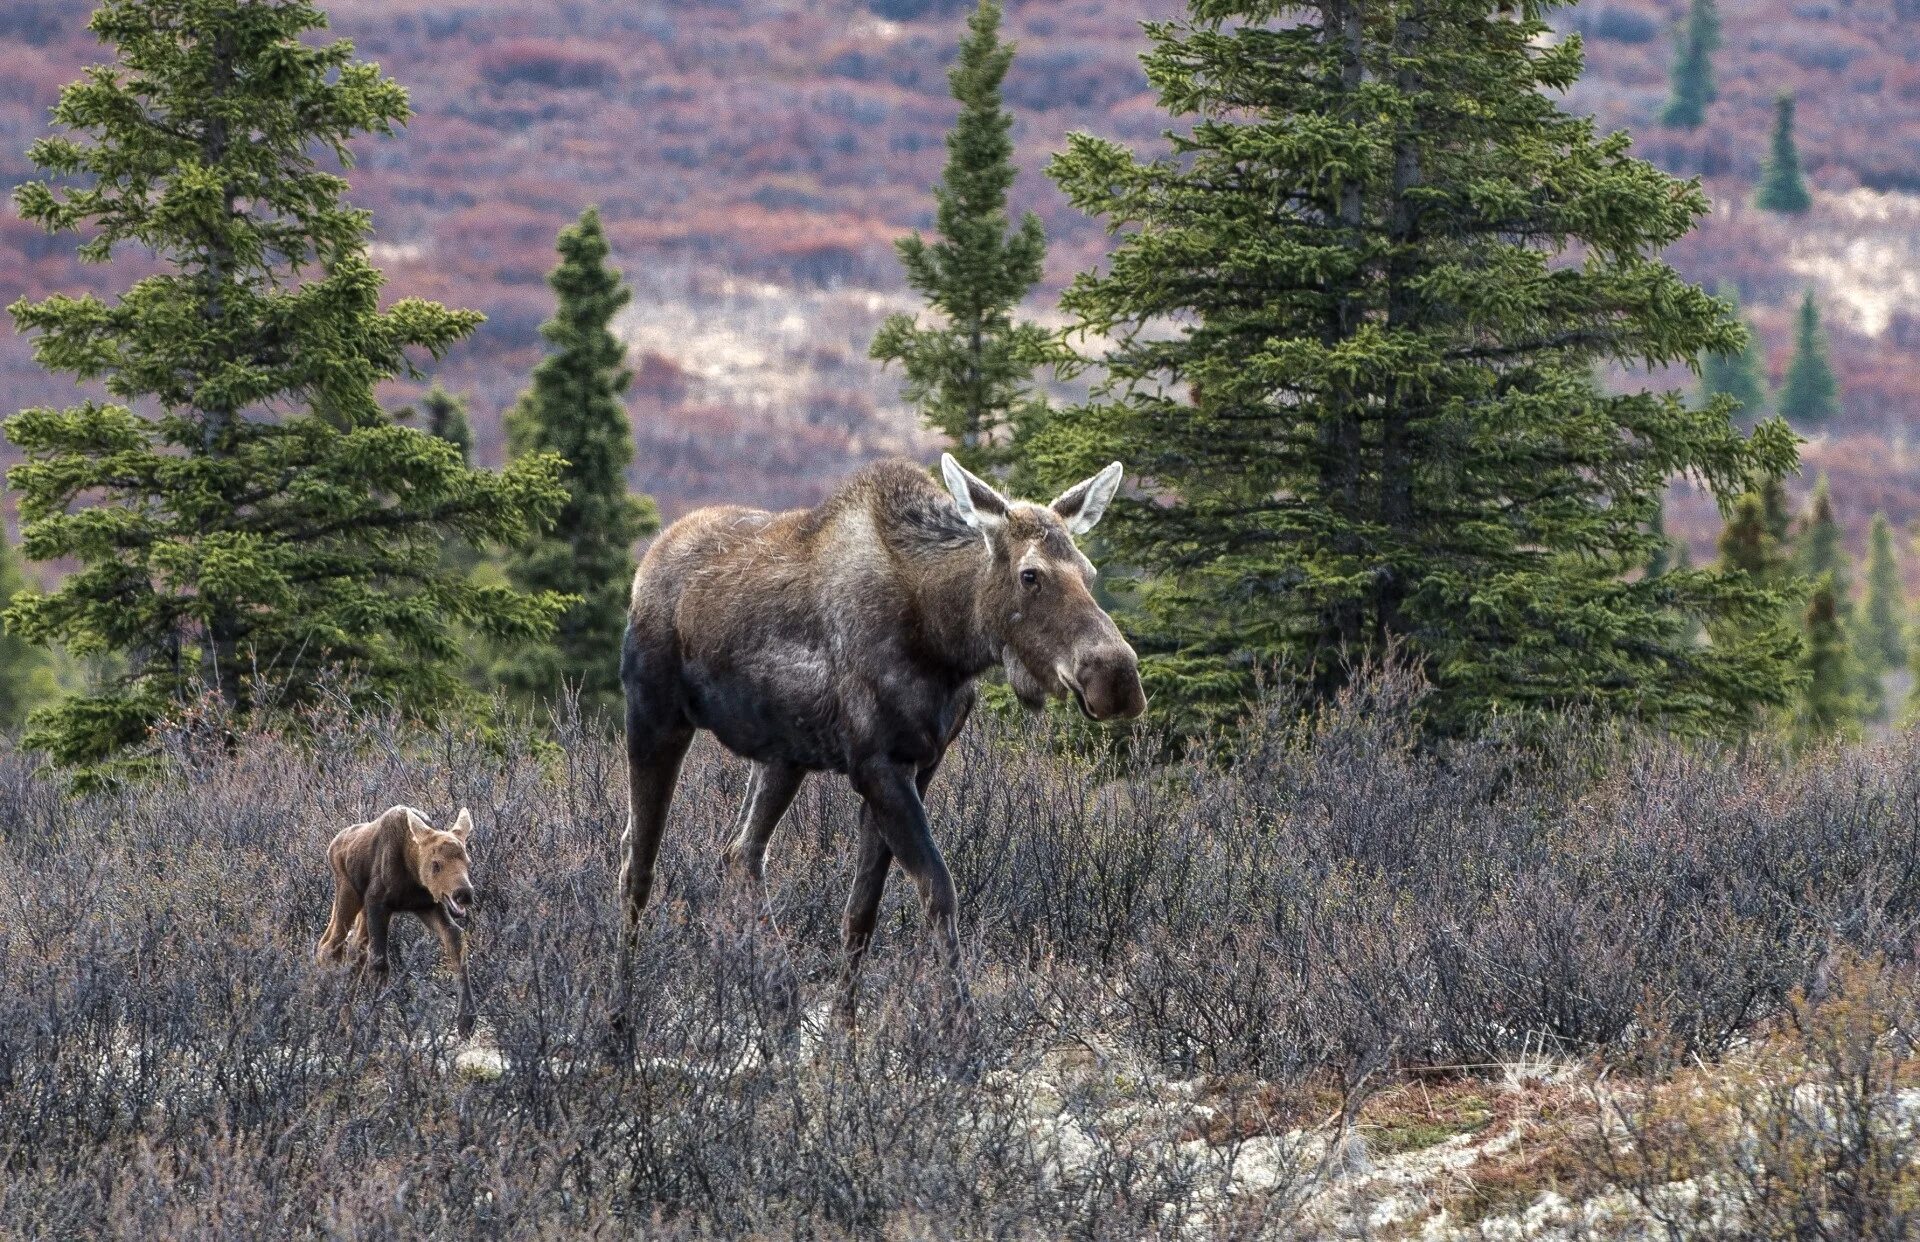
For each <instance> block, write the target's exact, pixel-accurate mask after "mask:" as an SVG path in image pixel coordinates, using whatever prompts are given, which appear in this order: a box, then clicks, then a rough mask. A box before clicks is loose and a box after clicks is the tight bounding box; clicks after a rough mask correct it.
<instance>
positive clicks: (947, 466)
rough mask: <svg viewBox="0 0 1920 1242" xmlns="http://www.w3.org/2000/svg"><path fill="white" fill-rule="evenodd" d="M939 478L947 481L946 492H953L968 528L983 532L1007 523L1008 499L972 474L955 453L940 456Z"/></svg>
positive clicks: (954, 500) (954, 501)
mask: <svg viewBox="0 0 1920 1242" xmlns="http://www.w3.org/2000/svg"><path fill="white" fill-rule="evenodd" d="M940 475H941V477H942V478H944V479H945V480H946V481H947V490H948V491H949V492H952V493H953V503H954V504H956V505H958V506H959V508H960V516H961V517H963V518H965V519H967V525H969V526H971V527H973V528H974V529H975V530H981V531H984V530H987V529H989V528H990V527H992V526H995V525H997V524H999V523H1000V522H1004V521H1005V520H1006V518H1007V498H1006V497H1005V496H1002V495H1001V494H1000V493H999V492H996V491H994V490H993V487H992V485H991V484H989V483H987V482H986V480H984V479H981V478H978V477H977V476H975V475H973V474H970V473H969V472H968V471H967V468H966V467H965V466H962V465H961V464H960V463H959V462H957V461H955V460H954V459H953V454H952V453H942V454H940Z"/></svg>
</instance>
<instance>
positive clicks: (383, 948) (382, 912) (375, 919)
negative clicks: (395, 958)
mask: <svg viewBox="0 0 1920 1242" xmlns="http://www.w3.org/2000/svg"><path fill="white" fill-rule="evenodd" d="M360 917H361V918H362V919H363V920H365V923H366V932H367V940H366V950H367V969H368V970H370V971H372V972H373V975H374V977H375V978H377V979H381V980H384V979H385V978H386V975H387V965H388V963H387V928H388V925H389V924H391V923H392V922H393V911H392V910H389V909H388V908H387V907H386V906H384V905H379V904H369V905H368V906H367V908H366V909H365V910H364V911H362V912H361V915H360Z"/></svg>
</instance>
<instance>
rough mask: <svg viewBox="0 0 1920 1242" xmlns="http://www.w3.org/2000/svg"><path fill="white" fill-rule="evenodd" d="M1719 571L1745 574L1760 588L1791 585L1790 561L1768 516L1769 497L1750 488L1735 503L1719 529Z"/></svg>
mask: <svg viewBox="0 0 1920 1242" xmlns="http://www.w3.org/2000/svg"><path fill="white" fill-rule="evenodd" d="M1718 549H1719V553H1720V571H1721V572H1722V573H1725V574H1742V575H1745V577H1746V578H1747V579H1748V580H1749V581H1750V582H1752V584H1753V585H1754V586H1755V587H1757V588H1760V589H1763V590H1768V591H1781V590H1783V589H1785V588H1787V587H1788V586H1790V585H1791V579H1792V574H1791V561H1790V559H1789V557H1788V554H1787V549H1786V547H1785V545H1783V544H1782V543H1781V542H1780V539H1779V538H1778V537H1777V536H1776V535H1775V534H1774V533H1773V530H1772V527H1771V524H1770V523H1769V522H1768V520H1767V509H1766V501H1765V499H1764V498H1763V497H1762V496H1761V494H1760V493H1758V492H1748V493H1747V494H1745V495H1744V496H1741V497H1740V498H1739V499H1738V500H1736V501H1734V503H1733V512H1732V513H1731V514H1730V515H1729V516H1728V518H1727V523H1726V525H1725V526H1723V527H1722V528H1721V530H1720V541H1719V545H1718Z"/></svg>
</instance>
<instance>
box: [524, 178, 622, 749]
mask: <svg viewBox="0 0 1920 1242" xmlns="http://www.w3.org/2000/svg"><path fill="white" fill-rule="evenodd" d="M558 250H559V253H560V263H559V266H557V267H556V268H554V270H553V273H552V275H551V276H549V277H548V283H549V284H550V285H551V286H552V287H553V292H554V295H555V297H556V299H557V307H556V309H555V311H554V316H553V318H552V319H549V320H548V321H547V322H546V323H545V324H543V325H541V328H540V334H541V335H542V336H543V337H545V338H546V340H547V343H548V345H550V346H551V347H552V349H553V352H552V353H550V354H549V355H548V356H547V357H546V358H544V359H543V360H541V362H540V364H539V365H538V366H537V367H535V368H534V372H533V385H532V387H530V388H529V389H528V390H527V392H526V394H525V395H524V396H522V397H521V398H520V401H519V403H518V404H517V405H516V406H515V407H514V408H513V409H512V410H511V411H509V413H508V415H507V437H508V445H509V448H510V449H511V451H512V452H513V453H514V454H515V455H516V456H521V455H525V454H538V453H552V454H557V455H558V456H559V457H561V458H562V459H563V460H564V461H565V462H566V463H567V464H566V469H565V471H564V472H563V474H562V479H563V481H564V483H565V485H566V489H567V500H566V503H565V504H564V505H563V506H562V507H561V509H560V516H559V519H558V520H557V521H556V522H555V523H554V525H553V528H552V529H551V530H550V531H549V532H547V533H545V534H543V535H541V536H539V537H538V538H536V539H534V540H531V541H529V542H527V543H525V544H523V545H522V546H520V547H518V548H516V549H515V550H514V553H513V555H512V556H511V557H510V558H509V559H508V562H507V573H508V576H509V577H510V578H511V579H512V580H513V582H514V584H515V585H516V586H518V587H520V589H522V590H526V591H551V592H557V593H560V594H563V595H570V596H573V597H574V598H575V600H576V601H577V602H575V603H574V604H572V605H571V606H570V607H569V608H568V609H567V610H566V612H565V613H563V614H562V615H561V617H560V622H559V625H558V626H557V628H556V630H555V632H554V636H553V640H552V642H551V643H549V644H533V643H529V644H522V645H521V647H520V648H519V649H518V650H516V651H515V652H514V653H513V654H512V655H511V656H510V657H509V658H508V660H507V661H506V662H505V664H504V665H503V666H502V667H501V670H500V675H501V677H502V679H503V680H504V681H505V682H506V684H507V685H508V687H509V688H511V689H513V690H514V691H516V692H517V693H519V694H521V695H523V696H526V697H532V698H552V697H554V696H557V695H558V694H560V693H561V692H562V690H563V689H564V688H565V687H567V686H575V687H578V689H579V691H580V696H581V703H582V705H583V706H584V707H586V708H588V709H590V710H593V711H605V710H607V709H610V708H611V707H612V706H613V705H614V703H615V702H616V701H617V700H618V697H619V693H620V635H621V632H622V630H623V628H624V627H625V624H626V616H627V593H628V591H629V589H630V588H631V587H632V584H633V545H634V542H635V541H636V540H638V539H640V538H641V537H642V536H645V535H648V534H651V533H652V532H653V531H654V530H656V529H657V528H658V527H659V513H658V511H657V510H656V509H655V508H654V505H653V501H652V500H651V499H649V498H647V497H645V496H636V495H633V494H631V493H630V492H629V491H628V490H627V467H628V466H630V465H632V464H633V426H632V423H631V422H630V421H629V420H628V415H627V407H626V403H625V400H624V394H625V393H626V390H627V385H628V383H630V382H631V381H632V379H633V373H632V372H631V371H629V370H628V369H627V368H626V365H625V362H626V352H627V351H626V346H625V345H623V344H622V343H621V342H620V339H619V338H618V337H616V336H614V335H613V333H612V332H611V331H610V330H609V327H610V325H611V324H612V322H613V317H614V316H615V315H617V314H619V312H620V310H621V309H622V308H623V307H625V306H626V304H627V303H628V301H630V300H631V299H632V297H633V291H632V290H631V289H629V288H628V287H627V285H626V283H625V281H623V280H622V279H621V276H620V273H619V272H618V271H616V270H615V269H613V268H612V267H610V266H609V265H608V259H609V257H610V255H611V253H612V252H611V249H610V247H609V246H608V244H607V235H606V231H605V229H603V228H602V227H601V224H600V213H599V212H598V211H597V210H595V209H594V208H591V207H589V208H588V209H587V210H586V211H585V212H584V213H583V214H582V215H581V217H580V219H579V221H578V222H576V223H575V224H572V225H570V226H568V227H567V228H565V229H562V230H561V232H560V237H559V241H558Z"/></svg>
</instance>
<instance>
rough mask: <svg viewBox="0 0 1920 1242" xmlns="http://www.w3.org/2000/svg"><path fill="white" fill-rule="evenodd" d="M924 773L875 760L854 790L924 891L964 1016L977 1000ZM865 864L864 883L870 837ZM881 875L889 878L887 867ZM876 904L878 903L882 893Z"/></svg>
mask: <svg viewBox="0 0 1920 1242" xmlns="http://www.w3.org/2000/svg"><path fill="white" fill-rule="evenodd" d="M918 775H919V772H918V771H916V769H915V768H913V767H911V766H909V765H905V764H899V763H892V762H877V761H876V762H869V763H866V764H862V765H860V766H858V767H857V768H856V769H855V771H854V776H853V780H854V789H855V790H856V791H857V792H858V793H859V794H860V796H861V798H862V799H864V800H865V802H866V804H867V811H868V813H869V820H868V822H869V823H871V825H872V829H873V831H874V832H875V833H877V834H878V836H879V840H880V843H882V844H884V845H885V847H886V850H887V852H888V853H889V854H891V855H892V857H893V861H895V862H897V863H899V864H900V869H901V870H902V871H904V872H906V873H907V875H908V877H909V878H911V879H912V880H913V885H914V888H916V889H917V890H918V891H919V893H920V905H921V909H922V910H923V911H924V912H925V913H926V918H927V929H928V931H929V932H930V933H931V934H932V936H933V942H934V947H935V949H936V950H937V951H938V952H939V954H940V956H941V958H942V960H943V961H944V963H945V966H946V972H947V978H948V980H949V982H950V984H951V986H952V989H953V1000H954V1004H955V1008H956V1009H957V1010H958V1011H959V1012H960V1014H961V1015H963V1016H964V1015H965V1014H967V1013H968V1012H969V1011H970V1010H971V1008H972V999H971V997H969V995H968V994H967V983H966V979H965V977H964V975H963V974H962V972H961V968H960V923H959V910H958V903H957V900H956V897H955V894H954V889H953V877H952V875H950V874H949V873H948V871H947V863H946V860H945V859H944V858H942V857H941V856H940V847H939V846H938V845H936V844H934V840H933V831H932V829H931V827H930V826H929V825H928V823H927V810H926V807H925V805H924V804H922V802H921V800H920V786H919V783H918V782H917V781H916V777H917V776H918ZM928 775H929V776H930V775H931V772H928ZM861 862H862V864H863V873H862V878H863V879H864V878H865V871H864V865H865V864H866V863H867V862H868V850H867V845H866V842H865V839H864V834H863V840H862V845H861ZM880 874H881V876H882V877H883V878H884V876H885V871H884V868H883V869H882V870H881V872H880ZM874 887H875V889H876V890H877V889H878V887H879V886H878V885H877V884H876V885H875V886H874ZM874 904H875V905H876V906H877V905H878V900H877V892H876V896H875V899H874ZM869 935H870V933H869Z"/></svg>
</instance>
